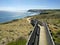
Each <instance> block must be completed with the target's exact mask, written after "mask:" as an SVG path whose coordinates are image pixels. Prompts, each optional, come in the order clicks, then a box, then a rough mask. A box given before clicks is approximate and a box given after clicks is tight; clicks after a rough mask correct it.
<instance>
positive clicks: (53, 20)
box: [33, 9, 60, 45]
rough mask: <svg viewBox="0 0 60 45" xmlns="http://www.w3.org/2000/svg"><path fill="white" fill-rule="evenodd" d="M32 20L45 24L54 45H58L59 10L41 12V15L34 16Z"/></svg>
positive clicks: (59, 32) (59, 29)
mask: <svg viewBox="0 0 60 45" xmlns="http://www.w3.org/2000/svg"><path fill="white" fill-rule="evenodd" d="M33 18H34V19H38V20H39V21H42V22H47V23H48V26H49V28H50V30H51V33H52V37H53V39H54V41H55V43H56V45H60V9H58V10H42V13H41V14H39V15H35V16H33Z"/></svg>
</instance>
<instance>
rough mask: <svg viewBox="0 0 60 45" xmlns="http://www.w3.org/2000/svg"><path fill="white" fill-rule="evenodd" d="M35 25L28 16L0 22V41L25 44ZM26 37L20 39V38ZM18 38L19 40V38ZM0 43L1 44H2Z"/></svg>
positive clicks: (9, 44)
mask: <svg viewBox="0 0 60 45" xmlns="http://www.w3.org/2000/svg"><path fill="white" fill-rule="evenodd" d="M32 28H33V26H32V25H31V24H30V23H29V22H28V20H27V18H23V19H16V20H13V21H10V22H5V23H0V42H1V43H3V44H5V43H8V42H9V43H8V45H14V44H15V45H16V43H17V45H25V43H26V40H27V39H28V36H29V33H30V31H32ZM21 37H22V38H24V39H18V38H21ZM17 39H18V40H17ZM1 43H0V45H2V44H1Z"/></svg>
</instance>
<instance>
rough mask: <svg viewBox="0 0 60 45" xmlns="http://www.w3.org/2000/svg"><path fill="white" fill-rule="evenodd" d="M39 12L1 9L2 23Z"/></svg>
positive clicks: (0, 19) (0, 17) (0, 20)
mask: <svg viewBox="0 0 60 45" xmlns="http://www.w3.org/2000/svg"><path fill="white" fill-rule="evenodd" d="M36 14H38V13H36V12H35V13H34V12H27V11H26V12H24V11H23V12H9V11H0V23H3V22H8V21H11V20H14V19H20V18H24V17H27V16H32V15H36Z"/></svg>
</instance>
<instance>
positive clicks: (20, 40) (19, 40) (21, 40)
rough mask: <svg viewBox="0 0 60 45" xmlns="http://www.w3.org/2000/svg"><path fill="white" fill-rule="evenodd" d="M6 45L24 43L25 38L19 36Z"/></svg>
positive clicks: (21, 44)
mask: <svg viewBox="0 0 60 45" xmlns="http://www.w3.org/2000/svg"><path fill="white" fill-rule="evenodd" d="M7 45H26V39H23V38H20V39H18V40H16V41H13V42H10V43H8V44H7Z"/></svg>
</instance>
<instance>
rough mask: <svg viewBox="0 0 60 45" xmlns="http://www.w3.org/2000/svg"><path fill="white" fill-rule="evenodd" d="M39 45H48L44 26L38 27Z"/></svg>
mask: <svg viewBox="0 0 60 45" xmlns="http://www.w3.org/2000/svg"><path fill="white" fill-rule="evenodd" d="M39 45H48V41H47V36H46V31H45V28H44V26H40V39H39Z"/></svg>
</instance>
